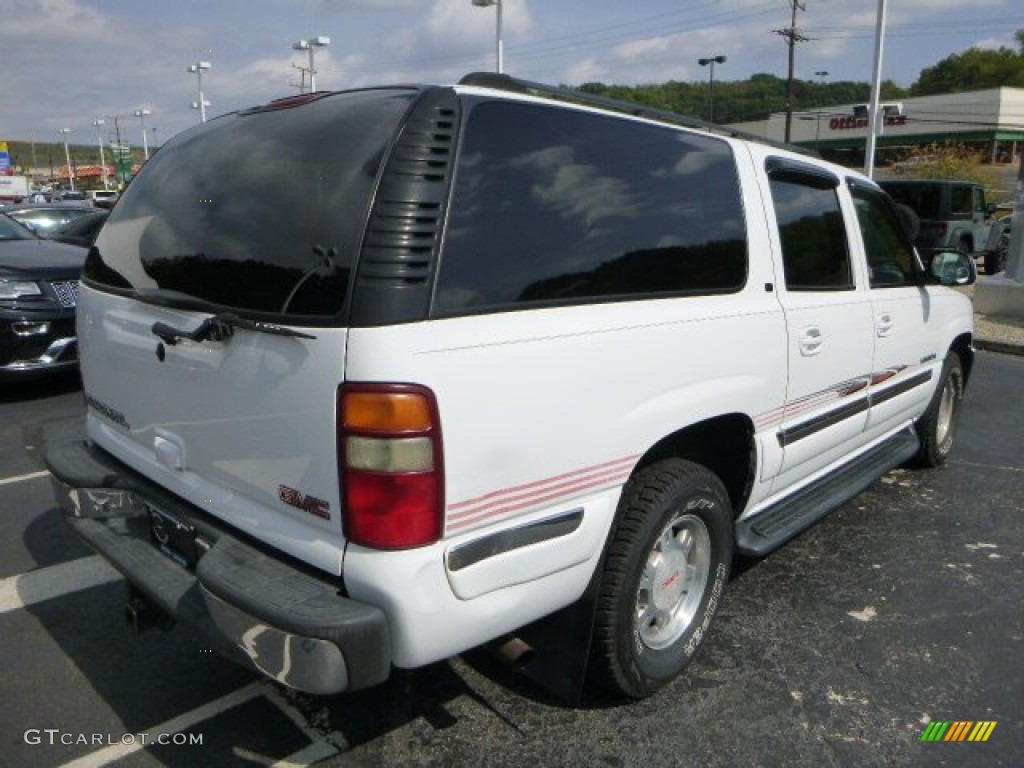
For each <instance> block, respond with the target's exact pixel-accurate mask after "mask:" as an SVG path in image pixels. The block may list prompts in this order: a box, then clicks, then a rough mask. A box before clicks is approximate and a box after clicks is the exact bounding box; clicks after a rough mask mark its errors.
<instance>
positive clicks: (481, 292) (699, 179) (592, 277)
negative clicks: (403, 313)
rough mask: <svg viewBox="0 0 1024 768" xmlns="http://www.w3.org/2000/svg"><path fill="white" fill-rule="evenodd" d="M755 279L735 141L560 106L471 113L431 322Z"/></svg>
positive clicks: (489, 105)
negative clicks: (750, 270) (469, 314)
mask: <svg viewBox="0 0 1024 768" xmlns="http://www.w3.org/2000/svg"><path fill="white" fill-rule="evenodd" d="M746 271H747V248H746V229H745V223H744V217H743V209H742V205H741V200H740V191H739V182H738V179H737V174H736V166H735V160H734V158H733V155H732V151H731V149H730V147H729V145H728V144H727V143H726V142H724V141H721V140H719V139H714V138H711V137H708V136H702V135H695V134H692V133H688V132H684V131H680V130H676V129H673V128H669V127H663V126H656V125H650V124H644V123H638V122H635V121H632V120H626V119H622V118H618V117H609V116H606V115H596V114H591V113H586V112H580V111H575V110H572V109H568V108H562V107H557V108H552V107H545V106H539V105H533V104H517V103H509V102H497V101H495V102H483V103H480V104H478V105H476V106H475V107H474V108H473V110H472V111H471V113H470V114H469V116H468V119H467V124H466V129H465V134H464V139H463V141H462V147H461V150H460V157H459V165H458V168H457V171H456V176H455V185H454V190H453V192H452V202H451V206H450V213H449V216H448V224H447V230H446V233H445V241H444V245H443V248H442V256H441V264H440V273H439V278H438V284H437V289H436V295H435V299H434V308H433V313H434V314H435V316H451V315H457V314H464V313H467V312H472V311H479V310H482V309H483V310H492V309H493V310H496V309H498V308H504V309H516V308H523V307H528V306H537V305H540V304H544V305H554V304H569V303H579V302H583V301H590V300H630V299H636V298H640V297H648V296H659V295H661V296H664V295H677V294H686V293H702V294H703V293H722V292H729V291H736V290H739V289H740V288H741V287H742V286H743V285H744V283H745V281H746Z"/></svg>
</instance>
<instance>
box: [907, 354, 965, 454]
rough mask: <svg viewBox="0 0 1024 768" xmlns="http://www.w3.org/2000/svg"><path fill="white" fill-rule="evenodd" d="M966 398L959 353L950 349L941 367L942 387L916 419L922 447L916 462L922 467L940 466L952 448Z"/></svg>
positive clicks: (939, 387) (940, 383)
mask: <svg viewBox="0 0 1024 768" xmlns="http://www.w3.org/2000/svg"><path fill="white" fill-rule="evenodd" d="M963 398H964V369H963V364H962V363H961V362H960V355H958V354H957V353H956V352H953V351H950V353H949V354H948V355H947V357H946V362H945V363H944V364H943V366H942V374H941V379H940V381H939V386H938V388H937V389H936V390H935V394H934V395H932V401H931V403H929V404H928V410H926V411H925V412H924V414H923V415H922V416H921V418H920V419H918V421H917V434H918V436H919V437H920V438H921V447H920V449H919V450H918V452H917V456H916V457H915V461H914V463H915V464H917V465H918V466H922V467H938V466H941V465H942V464H944V463H945V462H946V459H947V458H948V457H949V454H950V452H951V451H952V450H953V438H954V437H955V436H956V425H957V422H958V421H959V419H960V406H961V403H962V401H963Z"/></svg>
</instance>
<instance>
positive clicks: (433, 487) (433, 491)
mask: <svg viewBox="0 0 1024 768" xmlns="http://www.w3.org/2000/svg"><path fill="white" fill-rule="evenodd" d="M437 497H438V488H437V477H436V475H435V473H434V472H417V473H405V474H388V473H383V472H361V471H358V470H349V471H348V472H347V473H346V475H345V516H344V520H345V536H346V538H348V539H349V540H350V541H353V542H355V543H357V544H362V545H363V546H366V547H375V548H377V549H405V548H408V547H417V546H422V545H424V544H430V543H431V542H434V541H437V540H438V539H439V538H440V537H441V518H440V516H439V515H438V514H437V502H436V499H437Z"/></svg>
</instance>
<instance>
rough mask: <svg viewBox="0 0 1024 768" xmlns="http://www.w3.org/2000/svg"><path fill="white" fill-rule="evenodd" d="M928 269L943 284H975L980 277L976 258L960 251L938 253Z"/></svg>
mask: <svg viewBox="0 0 1024 768" xmlns="http://www.w3.org/2000/svg"><path fill="white" fill-rule="evenodd" d="M928 271H929V273H930V274H931V276H932V277H934V278H935V279H936V280H938V281H939V283H941V284H942V285H973V284H974V281H975V280H977V279H978V268H977V267H976V266H975V264H974V259H973V258H971V256H970V254H966V253H960V252H959V251H940V252H939V253H936V254H935V255H934V256H933V257H932V263H931V265H930V267H929V269H928Z"/></svg>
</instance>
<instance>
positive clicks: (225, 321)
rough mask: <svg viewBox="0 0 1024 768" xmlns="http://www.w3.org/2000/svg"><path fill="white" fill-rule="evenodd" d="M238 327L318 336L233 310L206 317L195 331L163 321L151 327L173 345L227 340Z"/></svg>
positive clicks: (313, 337)
mask: <svg viewBox="0 0 1024 768" xmlns="http://www.w3.org/2000/svg"><path fill="white" fill-rule="evenodd" d="M238 328H241V329H243V330H246V331H256V332H258V333H269V334H271V335H273V336H291V337H294V338H297V339H315V338H316V336H310V335H309V334H308V333H301V332H300V331H293V330H292V329H291V328H285V327H284V326H281V325H274V324H273V323H263V322H260V321H258V320H249V319H247V318H244V317H239V316H238V315H236V314H233V313H231V312H221V313H220V314H217V315H213V316H212V317H208V318H206V319H205V320H203V322H201V323H200V324H199V325H198V326H196V329H195V330H194V331H183V330H181V329H180V328H175V327H173V326H170V325H168V324H167V323H162V322H156V323H153V327H152V328H150V331H151V332H152V333H153V335H154V336H157V337H159V338H160V340H161V341H163V342H164V343H165V344H168V345H170V346H172V347H173V346H174V345H175V344H177V343H178V339H191V340H192V341H207V340H209V341H226V340H227V339H230V338H231V337H232V336H234V335H235V330H236V329H238Z"/></svg>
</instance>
